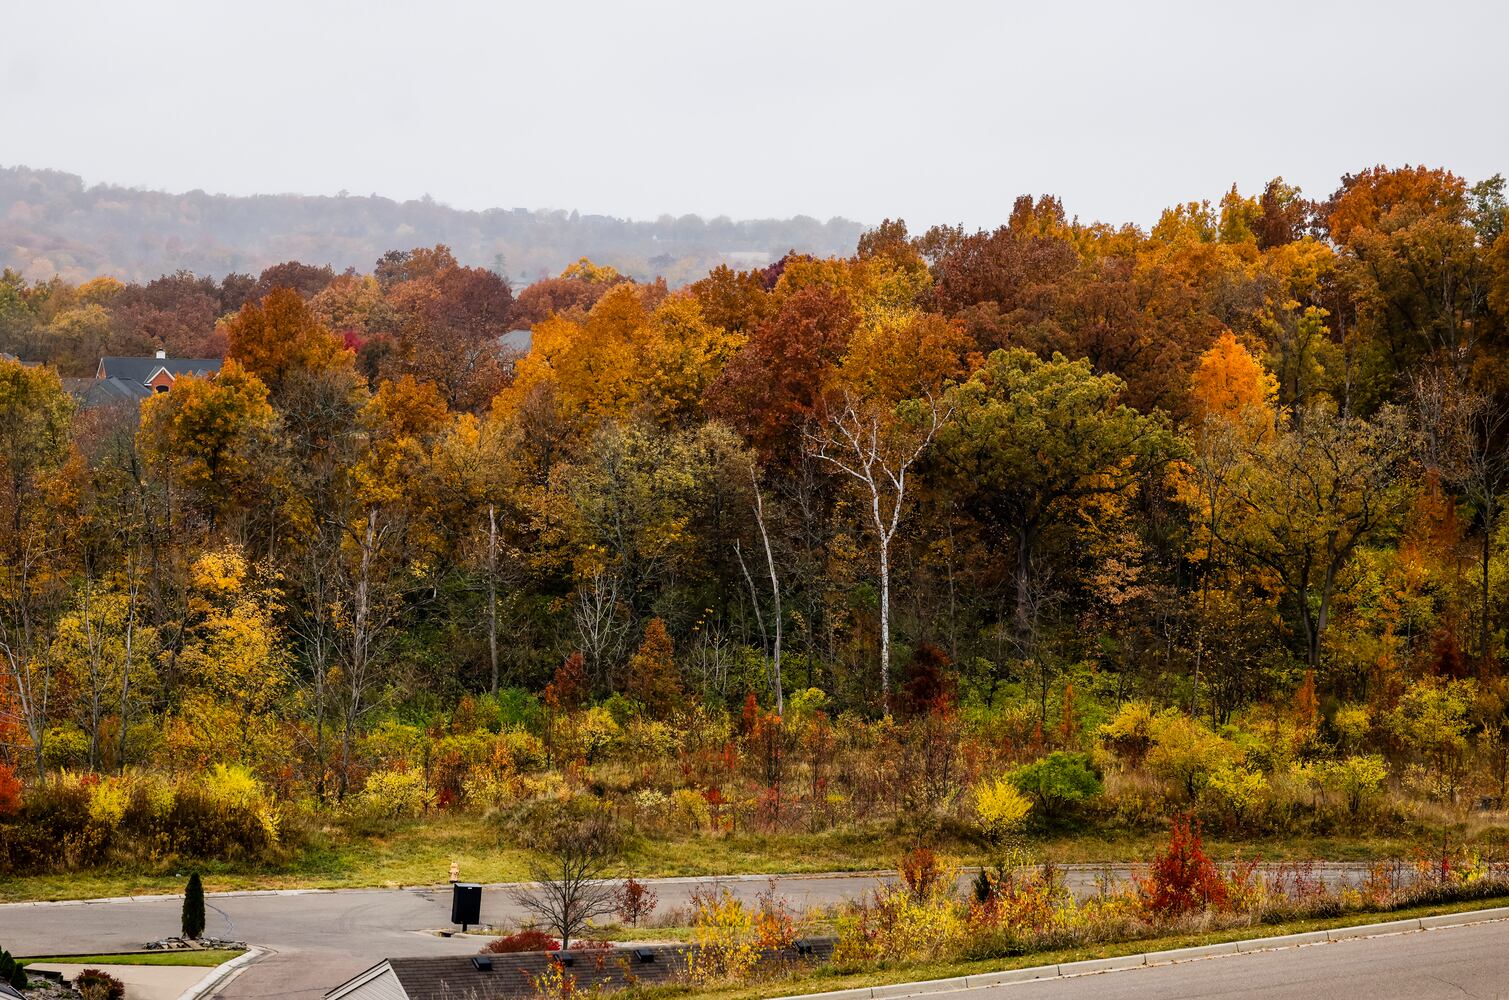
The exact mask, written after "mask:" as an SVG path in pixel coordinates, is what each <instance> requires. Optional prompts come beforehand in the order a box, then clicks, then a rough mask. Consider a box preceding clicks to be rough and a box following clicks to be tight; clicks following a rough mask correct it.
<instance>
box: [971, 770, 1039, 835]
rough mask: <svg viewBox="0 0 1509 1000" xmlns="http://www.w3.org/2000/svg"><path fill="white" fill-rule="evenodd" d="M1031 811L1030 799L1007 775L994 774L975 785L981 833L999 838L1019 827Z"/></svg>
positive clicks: (976, 810) (976, 808) (976, 809)
mask: <svg viewBox="0 0 1509 1000" xmlns="http://www.w3.org/2000/svg"><path fill="white" fill-rule="evenodd" d="M1031 811H1032V800H1031V799H1029V798H1027V797H1026V796H1025V795H1023V794H1022V793H1021V792H1020V791H1018V790H1017V787H1016V786H1015V785H1014V784H1012V783H1011V781H1010V780H1009V779H1007V778H1004V777H1001V778H995V779H994V780H991V781H984V782H981V783H980V784H979V785H977V786H976V787H975V812H976V813H978V814H979V816H980V828H981V829H982V830H984V831H985V836H987V837H988V838H990V839H991V840H992V841H995V842H999V841H1001V840H1003V839H1005V838H1006V837H1008V836H1010V835H1011V834H1013V833H1015V832H1016V831H1017V830H1020V829H1021V827H1022V824H1023V823H1025V822H1026V821H1027V814H1028V813H1029V812H1031Z"/></svg>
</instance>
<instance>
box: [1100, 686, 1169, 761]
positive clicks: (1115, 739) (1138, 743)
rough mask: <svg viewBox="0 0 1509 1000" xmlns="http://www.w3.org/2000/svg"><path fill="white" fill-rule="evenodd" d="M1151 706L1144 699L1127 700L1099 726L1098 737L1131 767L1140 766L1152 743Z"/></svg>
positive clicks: (1152, 718) (1152, 715) (1153, 717)
mask: <svg viewBox="0 0 1509 1000" xmlns="http://www.w3.org/2000/svg"><path fill="white" fill-rule="evenodd" d="M1154 719H1155V715H1154V714H1153V707H1152V706H1151V705H1149V704H1148V703H1147V702H1145V701H1129V702H1126V703H1125V704H1124V705H1122V706H1121V707H1120V708H1119V709H1117V710H1116V714H1115V715H1114V716H1112V717H1111V721H1110V722H1107V723H1106V724H1105V725H1104V726H1101V727H1100V738H1101V739H1102V740H1103V741H1104V742H1105V744H1106V745H1107V746H1109V747H1110V748H1111V749H1112V750H1113V751H1114V752H1115V753H1116V756H1118V757H1120V758H1121V759H1122V760H1124V761H1126V762H1127V763H1128V764H1130V765H1131V766H1132V767H1141V766H1142V761H1143V759H1144V758H1146V757H1147V752H1148V749H1149V748H1150V747H1151V746H1152V745H1153V720H1154Z"/></svg>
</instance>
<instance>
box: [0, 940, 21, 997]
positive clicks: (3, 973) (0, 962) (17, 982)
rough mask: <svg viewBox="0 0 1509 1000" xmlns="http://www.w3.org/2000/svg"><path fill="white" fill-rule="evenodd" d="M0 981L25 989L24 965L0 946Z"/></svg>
mask: <svg viewBox="0 0 1509 1000" xmlns="http://www.w3.org/2000/svg"><path fill="white" fill-rule="evenodd" d="M0 983H9V984H10V985H11V986H13V987H15V988H16V989H18V990H24V989H26V967H25V966H23V965H22V964H21V963H20V962H18V961H16V960H15V959H14V958H12V957H11V953H10V952H8V951H6V950H5V949H3V948H0Z"/></svg>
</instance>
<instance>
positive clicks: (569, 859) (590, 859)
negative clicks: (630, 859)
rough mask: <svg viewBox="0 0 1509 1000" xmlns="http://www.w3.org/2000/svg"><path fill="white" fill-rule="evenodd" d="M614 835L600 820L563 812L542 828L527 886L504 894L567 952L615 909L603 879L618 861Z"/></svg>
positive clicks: (611, 886) (611, 888) (609, 884)
mask: <svg viewBox="0 0 1509 1000" xmlns="http://www.w3.org/2000/svg"><path fill="white" fill-rule="evenodd" d="M618 853H619V838H618V836H617V832H616V831H615V830H614V829H613V827H612V825H611V824H610V823H609V822H608V820H607V818H606V817H603V816H597V815H593V816H581V815H579V814H573V813H571V812H565V813H563V814H562V815H561V816H559V817H558V818H557V819H555V821H553V822H551V823H550V824H548V825H547V832H546V833H545V834H544V835H543V836H542V837H541V838H540V840H539V842H538V843H537V844H536V856H535V860H533V861H532V862H531V863H530V865H529V877H530V880H531V882H530V884H528V885H522V886H519V887H517V888H515V889H513V890H512V892H511V893H510V895H511V897H512V899H513V901H514V902H515V903H516V904H518V905H519V906H520V907H522V908H523V909H524V910H526V911H527V912H528V913H529V914H531V915H532V916H534V917H535V918H536V919H537V920H538V921H539V923H540V924H541V925H543V926H544V927H546V928H548V929H550V930H552V931H554V932H555V933H556V934H557V935H558V936H559V937H560V939H561V947H562V948H563V949H564V948H569V947H571V941H572V939H573V938H576V937H579V936H580V935H581V934H582V932H583V931H585V930H586V929H587V926H588V925H589V924H590V923H591V922H592V921H593V920H595V919H596V918H598V917H601V916H606V915H607V914H609V913H612V912H614V910H615V909H616V908H617V905H618V904H617V899H616V896H615V885H614V882H613V880H612V879H611V878H609V877H608V875H609V870H610V868H611V866H612V865H613V864H614V862H616V861H617V859H618Z"/></svg>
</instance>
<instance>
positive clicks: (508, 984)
mask: <svg viewBox="0 0 1509 1000" xmlns="http://www.w3.org/2000/svg"><path fill="white" fill-rule="evenodd" d="M807 942H808V944H810V945H811V954H810V955H807V956H800V955H798V954H797V953H796V952H795V951H768V952H766V953H765V954H764V955H762V956H761V961H762V962H765V963H776V964H784V963H788V962H803V963H814V964H815V963H819V962H823V961H826V960H827V959H828V958H829V957H830V956H831V955H832V954H833V944H834V939H833V938H808V939H807ZM688 950H689V946H688V945H684V944H657V945H643V946H640V947H637V948H610V949H605V950H601V951H599V950H597V949H580V950H579V949H572V951H571V952H570V955H571V956H572V962H571V968H570V969H569V970H568V971H569V972H570V973H571V975H572V976H574V977H575V978H576V981H577V986H578V988H580V989H581V990H582V992H583V994H584V995H585V994H586V993H587V992H588V991H592V990H595V989H597V988H598V987H599V986H601V987H602V988H604V989H608V990H613V989H623V988H624V987H627V986H635V985H643V986H650V985H657V984H666V983H671V982H675V981H677V980H678V979H680V978H681V977H682V976H683V975H684V974H685V972H686V955H687V952H688ZM640 951H644V952H647V953H648V954H650V955H651V956H653V958H652V959H651V960H650V961H648V962H642V961H640V959H639V954H638V953H639V952H640ZM556 954H557V953H556V952H544V951H531V952H519V953H514V954H503V955H488V956H486V957H487V958H490V959H492V969H491V970H489V971H485V972H484V971H482V970H481V969H478V968H477V967H476V966H474V965H473V964H472V956H470V955H437V956H433V957H428V958H390V959H388V960H387V961H385V962H379V963H378V964H377V965H374V966H373V967H372V968H370V969H368V970H366V971H365V972H363V973H361V974H360V975H357V976H354V977H353V978H351V979H348V980H347V981H346V982H344V983H342V984H341V985H340V986H337V987H335V988H334V989H332V990H330V991H329V992H327V993H326V994H325V996H326V997H328V998H330V1000H461V998H465V1000H528V998H529V997H532V996H533V995H534V993H535V989H534V977H536V976H538V975H540V974H541V973H543V972H544V971H545V970H546V968H548V967H549V965H550V963H551V961H552V959H553V958H554V957H555V955H556Z"/></svg>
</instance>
